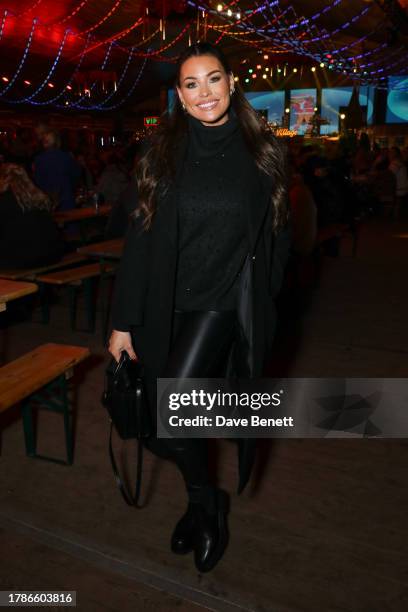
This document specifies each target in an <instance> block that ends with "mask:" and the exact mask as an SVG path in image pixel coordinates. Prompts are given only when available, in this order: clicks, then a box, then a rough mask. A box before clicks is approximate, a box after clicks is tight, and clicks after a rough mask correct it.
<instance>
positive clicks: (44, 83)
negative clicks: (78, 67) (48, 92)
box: [8, 30, 71, 104]
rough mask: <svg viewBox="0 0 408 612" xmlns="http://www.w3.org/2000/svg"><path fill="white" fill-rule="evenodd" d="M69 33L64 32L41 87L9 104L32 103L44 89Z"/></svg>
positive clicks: (67, 31) (68, 31)
mask: <svg viewBox="0 0 408 612" xmlns="http://www.w3.org/2000/svg"><path fill="white" fill-rule="evenodd" d="M70 32H71V30H65V34H64V37H63V39H62V42H61V44H60V47H59V49H58V53H57V56H56V58H55V60H54V63H53V64H52V66H51V69H50V71H49V72H48V74H47V76H46V77H45V79H44V81H43V82H42V83H41V85H40V86H39V87H37V89H36V90H35V91H34V93H32V94H31V96H27V97H26V98H22V99H21V100H8V101H9V102H11V103H13V104H24V103H25V102H30V103H32V100H33V98H35V97H36V96H37V95H38V94H39V93H40V92H41V91H42V90H43V89H44V87H45V86H46V85H47V83H48V82H49V80H50V78H51V77H52V75H53V74H54V72H55V69H56V67H57V65H58V62H59V60H60V57H61V55H62V51H63V49H64V46H65V42H66V40H67V36H68V34H69V33H70Z"/></svg>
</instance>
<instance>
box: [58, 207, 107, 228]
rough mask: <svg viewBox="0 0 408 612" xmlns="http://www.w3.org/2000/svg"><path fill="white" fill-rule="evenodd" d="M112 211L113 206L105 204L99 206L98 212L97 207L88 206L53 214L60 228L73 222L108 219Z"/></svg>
mask: <svg viewBox="0 0 408 612" xmlns="http://www.w3.org/2000/svg"><path fill="white" fill-rule="evenodd" d="M111 210H112V206H110V205H109V204H104V205H102V206H99V208H98V210H96V209H95V206H86V207H85V208H73V209H72V210H62V211H57V212H54V213H53V217H54V221H55V222H56V224H57V225H58V226H60V227H63V226H64V225H65V224H66V223H71V222H73V221H85V220H88V219H97V218H98V217H107V216H108V215H109V214H110V212H111Z"/></svg>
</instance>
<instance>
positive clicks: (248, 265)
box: [109, 43, 288, 572]
mask: <svg viewBox="0 0 408 612" xmlns="http://www.w3.org/2000/svg"><path fill="white" fill-rule="evenodd" d="M176 89H177V97H176V100H175V104H174V107H173V109H172V111H171V112H170V114H169V116H168V118H167V121H166V122H163V123H162V127H161V129H160V131H159V132H158V134H157V135H156V137H155V138H154V140H153V142H152V144H151V146H150V148H149V150H148V151H147V153H146V154H145V155H144V157H143V158H142V159H141V161H140V162H139V165H138V169H137V177H136V179H137V180H136V184H135V185H134V198H136V197H137V198H138V200H137V201H138V205H137V208H136V211H135V213H134V215H133V225H132V227H131V228H130V230H129V233H128V236H127V240H126V246H125V250H124V255H123V259H122V262H121V266H120V270H119V274H118V278H117V283H116V291H115V298H114V304H113V329H114V331H113V332H112V336H111V339H110V346H109V350H110V352H111V353H112V355H113V356H114V357H115V359H117V360H118V359H119V358H120V353H121V351H123V350H126V351H127V352H128V353H129V355H130V356H131V357H132V358H133V359H137V358H140V359H141V361H142V362H143V364H144V366H145V371H146V384H147V388H148V396H149V399H150V403H151V411H152V416H153V417H155V411H156V406H155V405H156V396H155V393H156V390H155V388H156V378H157V377H168V378H184V377H216V376H223V375H225V373H226V372H225V364H226V362H227V361H228V363H229V364H230V366H231V364H234V371H233V372H232V371H231V367H230V369H229V371H228V375H232V374H234V375H235V376H246V377H255V376H260V375H261V374H262V367H263V361H264V357H265V353H266V351H267V349H268V348H269V346H270V344H271V340H272V336H273V332H274V326H275V309H274V304H273V298H274V295H276V293H277V291H278V289H279V287H280V284H281V281H282V276H283V268H284V265H285V262H286V257H287V250H288V239H287V234H286V232H285V231H283V228H284V227H285V225H286V220H287V202H286V189H285V170H284V155H283V152H282V149H281V147H280V146H279V145H278V142H277V141H276V140H275V138H274V137H273V136H272V135H271V134H270V133H269V132H268V130H267V129H266V127H265V126H264V125H263V124H262V123H261V121H260V119H259V118H258V116H257V114H256V113H255V112H254V111H253V109H252V108H251V106H250V105H249V103H248V102H247V101H246V99H245V96H244V95H243V94H242V92H241V91H240V89H239V88H238V87H236V86H235V82H234V77H233V74H232V72H231V70H230V68H229V66H228V64H227V62H226V59H225V57H224V56H223V54H222V53H221V51H220V50H219V49H218V48H217V47H214V46H212V45H210V44H208V43H198V44H195V45H193V46H191V47H189V48H188V49H187V50H186V51H185V52H184V54H183V55H182V56H181V58H180V60H179V63H178V68H177V77H176ZM250 287H252V289H250ZM231 356H232V358H228V357H231ZM227 358H228V359H227ZM149 447H150V449H151V450H152V451H153V452H155V453H156V454H158V455H159V456H162V457H166V458H170V459H172V460H174V461H175V462H176V464H177V466H178V467H179V469H180V471H181V473H182V475H183V477H184V480H185V484H186V488H187V493H188V498H189V504H188V507H187V511H186V513H185V514H184V515H183V517H182V518H181V519H180V521H179V522H178V523H177V525H176V528H175V530H174V532H173V536H172V540H171V547H172V550H173V552H176V553H181V554H182V553H186V552H189V551H191V550H194V557H195V563H196V567H197V569H198V570H199V571H202V572H205V571H209V570H211V569H212V568H213V567H214V566H215V564H216V563H217V562H218V560H219V559H220V558H221V556H222V554H223V552H224V550H225V547H226V544H227V529H226V514H227V507H228V497H227V494H226V493H225V492H224V491H221V490H219V489H217V488H215V487H214V486H212V484H211V481H210V477H209V473H208V457H207V441H206V440H205V439H193V440H188V439H187V440H186V439H157V438H152V439H151V440H150V443H149ZM238 448H239V463H240V465H239V471H240V481H239V491H241V490H242V489H243V488H244V486H245V484H246V482H247V480H248V478H249V473H250V469H251V466H252V463H253V457H254V441H253V440H240V441H239V445H238Z"/></svg>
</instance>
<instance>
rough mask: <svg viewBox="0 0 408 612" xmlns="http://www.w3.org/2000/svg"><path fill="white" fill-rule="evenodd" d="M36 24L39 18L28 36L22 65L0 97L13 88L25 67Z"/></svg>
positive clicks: (34, 22) (34, 20)
mask: <svg viewBox="0 0 408 612" xmlns="http://www.w3.org/2000/svg"><path fill="white" fill-rule="evenodd" d="M36 25H37V19H33V25H32V27H31V32H30V35H29V37H28V41H27V44H26V48H25V49H24V53H23V57H22V58H21V61H20V65H19V66H18V68H17V70H16V72H15V73H14V76H13V78H12V79H11V80H10V82H9V84H8V85H7V87H5V88H4V89H3V91H1V92H0V98H1V97H3V96H4V94H5V93H7V92H8V91H9V89H11V88H12V87H13V85H14V83H15V82H16V80H17V77H18V75H19V74H20V72H21V70H22V69H23V66H24V64H25V61H26V59H27V56H28V53H29V51H30V47H31V43H32V40H33V36H34V31H35V27H36Z"/></svg>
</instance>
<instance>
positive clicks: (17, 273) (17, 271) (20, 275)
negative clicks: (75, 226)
mask: <svg viewBox="0 0 408 612" xmlns="http://www.w3.org/2000/svg"><path fill="white" fill-rule="evenodd" d="M85 259H86V258H85V257H84V256H83V255H81V254H79V253H69V254H68V255H65V256H64V257H63V258H62V259H61V260H60V261H58V262H56V263H54V264H50V265H49V266H41V267H37V268H29V269H21V268H7V269H1V268H0V278H7V279H9V280H19V279H24V280H35V279H36V277H37V276H38V275H39V274H43V273H44V272H48V271H50V270H58V269H59V268H64V267H66V266H72V265H74V264H77V263H81V262H82V261H85Z"/></svg>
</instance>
